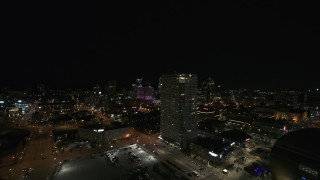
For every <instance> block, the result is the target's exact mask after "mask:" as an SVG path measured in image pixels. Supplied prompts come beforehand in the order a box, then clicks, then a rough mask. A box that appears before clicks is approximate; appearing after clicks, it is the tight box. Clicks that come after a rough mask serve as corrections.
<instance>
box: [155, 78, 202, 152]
mask: <svg viewBox="0 0 320 180" xmlns="http://www.w3.org/2000/svg"><path fill="white" fill-rule="evenodd" d="M160 81H161V88H160V100H161V113H160V135H161V137H162V138H163V139H165V140H167V141H170V142H173V143H175V144H177V145H178V146H180V147H181V148H183V149H186V148H187V147H188V145H187V144H188V141H189V140H190V139H192V138H194V137H196V134H197V133H196V129H197V86H198V77H197V75H194V74H165V75H162V76H161V77H160Z"/></svg>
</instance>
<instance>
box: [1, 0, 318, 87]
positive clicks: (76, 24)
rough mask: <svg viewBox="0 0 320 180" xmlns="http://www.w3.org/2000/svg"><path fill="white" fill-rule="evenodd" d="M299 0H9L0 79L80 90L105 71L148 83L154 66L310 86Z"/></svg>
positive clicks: (231, 80)
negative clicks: (59, 0) (60, 0)
mask: <svg viewBox="0 0 320 180" xmlns="http://www.w3.org/2000/svg"><path fill="white" fill-rule="evenodd" d="M26 3H30V2H26ZM88 3H89V4H88ZM299 3H300V4H294V2H289V1H288V2H287V3H286V2H285V1H281V2H278V1H276V0H274V1H265V0H259V1H258V0H250V1H249V0H247V1H241V2H239V1H230V0H227V1H210V0H199V1H196V0H187V1H161V2H153V1H145V2H139V1H129V2H125V1H121V2H109V1H104V2H103V3H102V1H101V2H100V1H96V2H95V3H93V2H81V1H79V2H78V1H77V2H76V3H75V4H71V3H65V4H54V3H52V4H50V3H49V2H46V3H43V4H20V5H16V6H15V8H14V9H13V10H12V11H10V13H8V14H7V17H6V18H5V26H4V27H5V33H3V39H4V40H3V42H4V45H5V47H4V48H2V50H3V53H2V55H3V58H2V61H1V62H2V65H1V67H2V68H1V71H2V73H1V74H2V78H1V80H0V83H1V84H0V87H6V86H9V87H15V88H31V87H35V85H36V84H37V83H44V84H45V85H46V86H47V87H49V88H67V87H71V88H85V87H91V86H94V85H96V84H100V85H104V84H106V83H107V82H108V81H109V80H113V79H115V80H117V83H118V84H119V85H120V86H123V87H128V86H129V85H130V84H131V83H133V82H134V79H135V78H138V77H143V78H144V79H145V81H149V82H151V83H152V84H153V85H156V84H157V82H158V78H159V76H160V75H161V74H162V73H171V72H178V73H196V74H198V75H199V79H200V80H202V79H206V78H207V77H209V76H211V77H212V78H213V79H214V80H215V81H216V82H217V84H221V85H222V86H223V87H226V88H268V89H281V88H289V89H308V88H317V87H319V85H320V80H319V67H318V66H317V65H316V63H317V61H319V42H320V41H319V40H320V38H319V34H320V33H319V32H320V26H319V20H318V19H317V18H316V17H317V15H318V10H317V9H316V6H315V5H313V4H301V3H304V2H299Z"/></svg>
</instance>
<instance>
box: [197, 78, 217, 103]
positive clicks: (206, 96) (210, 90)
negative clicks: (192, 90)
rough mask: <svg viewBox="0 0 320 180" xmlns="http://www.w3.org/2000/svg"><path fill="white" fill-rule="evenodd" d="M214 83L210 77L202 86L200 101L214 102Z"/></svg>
mask: <svg viewBox="0 0 320 180" xmlns="http://www.w3.org/2000/svg"><path fill="white" fill-rule="evenodd" d="M214 89H215V88H214V81H213V80H212V79H211V77H209V79H208V80H206V81H204V82H203V83H202V84H201V87H200V90H199V100H201V101H205V102H212V101H213V100H214V98H215V96H214V95H215V94H214Z"/></svg>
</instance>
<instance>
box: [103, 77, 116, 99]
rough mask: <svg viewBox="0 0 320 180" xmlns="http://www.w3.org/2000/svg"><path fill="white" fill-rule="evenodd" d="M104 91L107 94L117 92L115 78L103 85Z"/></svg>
mask: <svg viewBox="0 0 320 180" xmlns="http://www.w3.org/2000/svg"><path fill="white" fill-rule="evenodd" d="M104 90H105V93H106V94H107V95H108V96H113V95H115V94H116V92H117V82H116V81H115V80H113V81H109V82H108V85H106V86H105V87H104Z"/></svg>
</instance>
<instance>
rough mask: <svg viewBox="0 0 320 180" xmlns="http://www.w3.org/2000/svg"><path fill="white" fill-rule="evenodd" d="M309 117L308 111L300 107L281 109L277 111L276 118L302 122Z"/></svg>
mask: <svg viewBox="0 0 320 180" xmlns="http://www.w3.org/2000/svg"><path fill="white" fill-rule="evenodd" d="M307 118H308V114H307V111H305V110H299V109H281V110H277V111H275V119H287V120H291V121H293V122H294V123H301V122H303V121H305V120H306V119H307Z"/></svg>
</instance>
